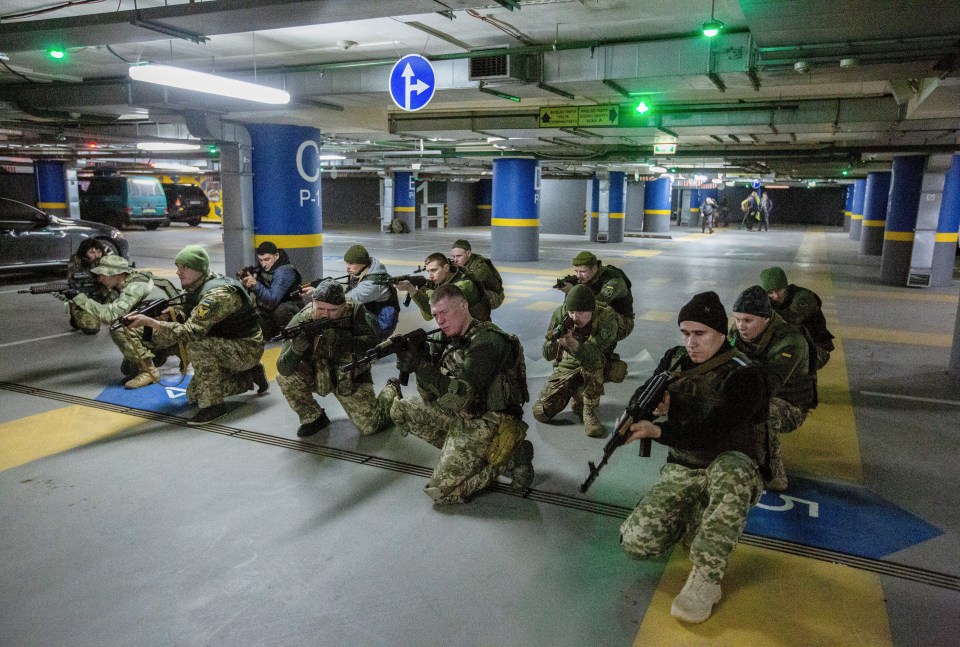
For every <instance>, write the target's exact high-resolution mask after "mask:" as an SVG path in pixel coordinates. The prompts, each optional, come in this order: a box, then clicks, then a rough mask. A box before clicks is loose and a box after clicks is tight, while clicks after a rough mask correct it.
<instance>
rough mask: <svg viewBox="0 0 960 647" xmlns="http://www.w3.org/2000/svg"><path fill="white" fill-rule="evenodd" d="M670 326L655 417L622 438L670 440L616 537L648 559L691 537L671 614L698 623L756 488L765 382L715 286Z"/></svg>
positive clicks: (716, 591)
mask: <svg viewBox="0 0 960 647" xmlns="http://www.w3.org/2000/svg"><path fill="white" fill-rule="evenodd" d="M677 323H678V325H679V326H680V333H681V335H683V346H676V347H674V348H671V349H670V350H668V351H667V352H666V353H665V354H664V356H663V359H661V360H660V364H659V365H658V366H657V369H656V372H655V375H656V374H659V373H661V372H663V371H667V372H668V373H669V374H670V375H671V377H672V381H671V382H670V383H669V386H668V388H667V391H666V393H665V394H664V396H663V399H662V401H661V402H660V404H659V405H658V406H657V408H656V409H655V410H654V412H653V413H654V414H655V415H657V416H659V417H658V418H657V419H656V420H654V421H653V422H651V421H648V420H643V421H641V422H637V423H634V424H633V425H631V427H630V432H631V436H630V438H629V440H638V439H643V438H651V439H654V440H656V441H657V442H659V443H661V444H664V445H666V446H667V447H669V453H668V454H667V464H666V465H664V466H663V468H662V469H661V470H660V480H659V482H657V484H656V485H654V486H653V488H651V489H650V491H649V492H647V494H646V495H645V496H644V497H643V499H642V500H641V501H640V503H639V504H638V505H637V507H636V508H635V509H634V511H633V512H632V513H631V514H630V516H629V517H627V520H626V521H624V522H623V525H622V526H621V527H620V543H621V545H622V547H623V550H624V551H625V552H626V553H627V554H628V555H630V556H631V557H633V558H635V559H650V558H654V557H658V556H660V555H663V554H664V553H666V552H667V551H669V550H670V548H671V547H673V546H674V545H675V544H677V543H678V542H680V541H681V540H683V539H684V538H685V537H686V538H689V539H691V542H690V561H691V562H692V563H693V569H692V570H691V571H690V575H689V577H688V578H687V583H686V584H685V585H684V587H683V590H682V591H680V594H679V595H678V596H677V597H676V598H675V599H674V601H673V604H672V605H671V607H670V614H671V615H672V616H673V617H675V618H677V619H678V620H681V621H683V622H690V623H697V622H703V621H704V620H706V619H707V618H709V617H710V614H711V613H712V612H713V605H715V604H716V603H717V602H719V601H720V593H721V592H720V581H721V580H722V579H723V576H724V573H725V572H726V569H727V564H728V563H729V559H730V554H731V553H732V552H733V549H734V547H735V546H736V545H737V542H738V541H739V538H740V535H741V533H742V532H743V528H744V525H745V524H746V520H747V513H748V512H749V511H750V508H751V507H753V505H754V504H756V503H757V501H758V500H759V499H760V494H761V492H762V490H763V480H762V478H761V474H762V473H764V472H766V471H767V468H766V464H767V432H766V424H765V419H766V415H767V399H766V391H767V387H766V381H765V377H764V372H763V369H761V368H760V367H759V366H757V365H755V364H753V363H752V362H751V361H750V360H749V359H747V358H746V357H744V356H743V354H742V353H740V352H739V351H737V350H735V349H734V348H733V347H731V346H730V343H729V342H728V341H727V336H726V330H727V314H726V312H725V311H724V309H723V304H721V303H720V298H719V297H718V296H717V295H716V294H715V293H714V292H703V293H701V294H698V295H696V296H694V297H693V299H691V300H690V302H689V303H687V304H686V305H685V306H683V308H681V309H680V314H679V316H678V317H677ZM645 387H646V385H644V386H642V387H640V388H639V389H638V390H637V392H636V393H635V394H634V396H633V397H634V398H638V397H639V396H640V394H641V393H643V390H644V388H645ZM628 442H629V441H628Z"/></svg>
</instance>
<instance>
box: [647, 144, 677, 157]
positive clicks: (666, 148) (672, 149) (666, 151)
mask: <svg viewBox="0 0 960 647" xmlns="http://www.w3.org/2000/svg"><path fill="white" fill-rule="evenodd" d="M676 152H677V145H676V144H654V145H653V154H654V155H673V154H674V153H676Z"/></svg>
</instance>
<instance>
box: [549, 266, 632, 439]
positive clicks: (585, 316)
mask: <svg viewBox="0 0 960 647" xmlns="http://www.w3.org/2000/svg"><path fill="white" fill-rule="evenodd" d="M557 333H559V334H557ZM616 338H617V315H616V313H615V312H614V311H613V308H610V307H609V306H605V305H602V304H600V303H598V302H597V300H596V297H594V296H593V292H591V291H590V288H588V287H587V286H585V285H576V286H574V287H573V289H572V290H570V291H569V292H568V293H567V296H566V298H565V299H564V302H563V305H562V306H560V307H559V308H557V309H556V310H554V311H553V315H552V316H551V317H550V328H549V332H548V333H547V336H546V339H545V340H544V342H543V356H544V358H546V359H548V360H552V361H553V374H552V375H551V376H550V377H549V378H547V382H546V383H545V384H544V385H543V389H542V390H541V391H540V396H539V397H538V398H537V401H536V402H535V403H534V405H533V417H534V418H536V419H537V421H539V422H544V423H546V422H550V420H552V419H553V417H554V416H556V415H557V414H558V413H560V412H561V411H563V410H564V409H565V408H566V406H567V403H568V402H570V400H573V412H574V413H575V414H577V415H578V416H582V418H583V427H584V431H586V432H587V435H588V436H590V437H592V438H602V437H603V436H604V434H605V433H606V431H605V430H604V428H603V425H601V424H600V416H599V409H600V396H601V395H603V382H604V373H605V371H606V369H607V367H608V365H609V363H610V358H611V356H612V355H613V349H614V348H615V347H616V345H617V342H616ZM622 380H623V377H622V376H621V377H620V381H622Z"/></svg>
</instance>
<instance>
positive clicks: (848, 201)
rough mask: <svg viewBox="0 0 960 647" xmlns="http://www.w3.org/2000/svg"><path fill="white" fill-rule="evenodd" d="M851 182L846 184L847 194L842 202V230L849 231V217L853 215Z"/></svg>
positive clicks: (852, 187)
mask: <svg viewBox="0 0 960 647" xmlns="http://www.w3.org/2000/svg"><path fill="white" fill-rule="evenodd" d="M853 189H854V186H853V184H848V185H847V194H846V198H845V199H844V202H843V230H844V231H850V217H851V216H852V215H853Z"/></svg>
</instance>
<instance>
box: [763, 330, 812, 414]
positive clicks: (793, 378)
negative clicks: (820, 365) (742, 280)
mask: <svg viewBox="0 0 960 647" xmlns="http://www.w3.org/2000/svg"><path fill="white" fill-rule="evenodd" d="M790 332H794V333H796V334H798V335H800V336H801V337H802V338H803V343H804V344H806V345H807V352H808V354H809V358H810V359H809V361H808V362H807V364H806V365H801V366H798V367H796V368H795V369H794V371H793V373H791V374H790V375H789V376H787V380H786V381H785V382H784V383H783V384H781V385H780V390H779V391H778V392H777V393H775V394H774V397H778V398H782V399H783V400H786V401H787V402H789V403H790V404H792V405H794V406H796V407H800V408H801V409H804V410H810V409H816V408H817V403H818V402H817V372H816V366H817V364H816V349H815V348H814V347H813V346H812V345H811V344H810V343H809V341H808V339H807V336H806V335H804V333H803V331H802V330H801V329H800V327H799V326H794V324H791V323H789V322H787V321H784V320H783V319H782V318H780V317H779V316H775V317H773V318H772V319H771V320H770V323H769V324H767V328H766V330H764V331H763V334H762V335H761V336H760V339H758V340H757V342H756V344H755V348H756V350H755V351H751V354H752V355H754V356H755V357H757V358H758V360H760V361H761V363H762V359H761V357H771V356H774V357H775V356H777V355H779V354H780V352H781V349H782V346H781V344H780V342H781V341H782V340H783V338H784V337H785V336H786V335H787V334H788V333H790Z"/></svg>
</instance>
